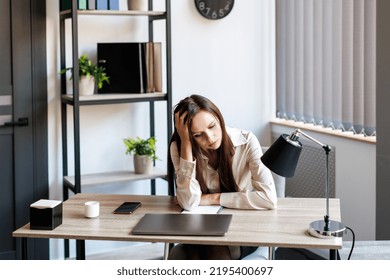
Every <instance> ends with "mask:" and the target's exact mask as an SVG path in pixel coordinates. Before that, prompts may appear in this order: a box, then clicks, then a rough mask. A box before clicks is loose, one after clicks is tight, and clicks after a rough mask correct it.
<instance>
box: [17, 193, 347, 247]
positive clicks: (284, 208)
mask: <svg viewBox="0 0 390 280" xmlns="http://www.w3.org/2000/svg"><path fill="white" fill-rule="evenodd" d="M90 200H97V201H100V216H99V217H98V218H95V219H88V218H85V216H84V202H86V201H90ZM124 201H141V202H142V206H141V207H140V208H138V209H137V210H136V211H135V212H134V213H133V214H131V215H120V214H113V213H112V212H113V211H114V209H115V208H117V207H118V206H119V205H120V204H121V203H122V202H124ZM329 207H330V210H329V211H330V216H331V218H332V219H333V220H337V221H341V218H340V202H339V200H338V199H331V200H330V205H329ZM180 211H181V209H180V207H179V206H177V205H175V204H174V198H173V197H170V196H149V195H148V196H139V195H112V194H84V193H81V194H77V195H75V196H74V197H72V198H70V199H68V200H67V201H65V202H64V204H63V221H62V225H60V226H59V227H57V228H55V229H54V230H30V225H29V224H26V225H25V226H23V227H21V228H19V229H17V230H16V231H14V232H13V237H19V238H22V240H24V242H25V240H26V238H60V239H76V240H111V241H138V242H163V243H187V244H215V245H239V246H266V247H290V248H321V249H329V250H338V249H341V248H342V239H341V238H332V239H322V238H315V237H312V236H310V235H309V234H308V232H307V228H308V226H309V224H310V223H311V222H313V221H315V220H320V219H322V217H323V215H324V211H325V199H321V198H280V199H279V200H278V208H277V209H276V210H267V211H258V210H236V209H227V208H225V209H223V210H222V212H221V213H230V214H233V218H232V222H231V224H230V228H229V232H228V234H227V235H226V236H222V237H207V236H203V237H201V236H152V235H132V234H131V230H132V229H133V227H134V226H135V225H136V224H137V223H138V221H139V220H140V219H141V218H142V217H143V215H144V214H145V213H179V212H180Z"/></svg>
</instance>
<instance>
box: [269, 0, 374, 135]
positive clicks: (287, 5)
mask: <svg viewBox="0 0 390 280" xmlns="http://www.w3.org/2000/svg"><path fill="white" fill-rule="evenodd" d="M376 1H377V0H276V81H277V84H276V91H277V97H276V104H277V117H279V118H284V119H289V120H297V121H303V122H305V123H313V124H315V125H322V126H324V127H331V128H334V129H341V130H343V131H353V132H354V133H359V134H364V135H376V128H375V125H376V120H375V99H376V97H375V95H376V94H375V92H376V83H375V82H376V81H375V80H376Z"/></svg>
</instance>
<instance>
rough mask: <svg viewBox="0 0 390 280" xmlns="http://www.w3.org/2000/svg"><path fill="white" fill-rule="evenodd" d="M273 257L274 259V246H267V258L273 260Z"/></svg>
mask: <svg viewBox="0 0 390 280" xmlns="http://www.w3.org/2000/svg"><path fill="white" fill-rule="evenodd" d="M274 259H275V248H274V247H268V260H274Z"/></svg>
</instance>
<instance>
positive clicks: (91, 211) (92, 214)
mask: <svg viewBox="0 0 390 280" xmlns="http://www.w3.org/2000/svg"><path fill="white" fill-rule="evenodd" d="M99 207H100V204H99V201H87V202H85V203H84V210H85V211H84V212H85V217H87V218H96V217H98V216H99Z"/></svg>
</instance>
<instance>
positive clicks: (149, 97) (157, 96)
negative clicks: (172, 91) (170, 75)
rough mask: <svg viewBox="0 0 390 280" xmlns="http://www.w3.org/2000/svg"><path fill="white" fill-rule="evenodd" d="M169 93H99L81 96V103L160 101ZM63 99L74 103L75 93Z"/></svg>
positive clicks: (65, 95)
mask: <svg viewBox="0 0 390 280" xmlns="http://www.w3.org/2000/svg"><path fill="white" fill-rule="evenodd" d="M166 98H167V94H165V93H161V92H155V93H130V94H111V93H99V94H93V95H89V96H79V102H80V105H89V104H90V105H94V104H110V103H111V104H113V103H132V102H141V101H159V100H166ZM62 100H63V101H64V102H65V103H68V104H73V102H74V100H73V95H72V94H64V95H62Z"/></svg>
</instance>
